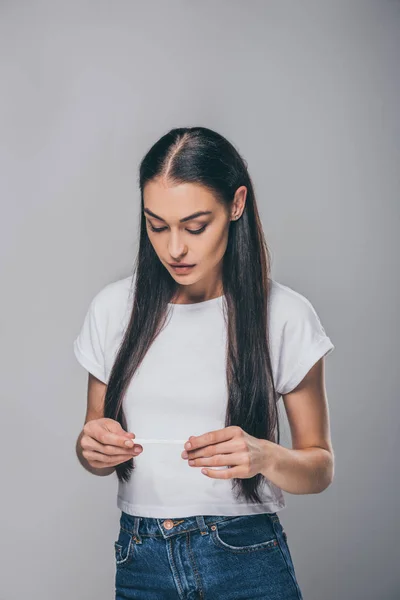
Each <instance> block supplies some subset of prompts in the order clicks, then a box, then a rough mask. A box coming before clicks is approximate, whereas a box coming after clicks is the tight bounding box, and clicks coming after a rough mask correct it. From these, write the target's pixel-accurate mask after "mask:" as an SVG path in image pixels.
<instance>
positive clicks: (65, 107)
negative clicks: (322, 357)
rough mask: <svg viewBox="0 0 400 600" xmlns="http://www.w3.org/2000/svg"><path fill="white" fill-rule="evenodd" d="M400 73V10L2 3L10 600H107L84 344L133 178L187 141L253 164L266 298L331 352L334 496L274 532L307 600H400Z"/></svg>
mask: <svg viewBox="0 0 400 600" xmlns="http://www.w3.org/2000/svg"><path fill="white" fill-rule="evenodd" d="M399 53H400V3H399V2H396V1H389V0H377V1H375V2H371V1H354V0H353V1H352V0H346V1H338V0H332V1H331V2H326V1H321V0H319V1H314V2H312V1H305V0H303V1H302V2H298V1H297V0H293V1H291V2H290V1H278V0H277V1H260V0H251V1H245V0H242V1H238V0H235V1H232V0H215V1H211V0H202V1H201V2H200V1H198V2H195V1H183V0H182V1H177V0H174V1H173V0H168V1H163V0H159V1H154V0H153V1H150V0H143V1H141V2H135V1H127V0H125V1H122V0H114V1H113V2H111V1H109V2H106V1H103V0H102V1H100V0H92V1H86V0H68V1H64V2H58V1H50V0H49V1H47V2H44V1H42V2H40V1H37V0H30V1H18V0H15V1H11V0H10V1H6V0H3V1H2V2H1V4H0V68H1V79H0V86H1V90H0V91H1V93H0V98H1V99H0V103H1V110H0V127H1V135H0V152H1V154H0V159H1V180H0V186H1V188H0V197H1V219H0V223H1V235H0V244H1V279H0V280H1V290H2V292H1V312H0V315H1V317H0V318H1V322H0V328H1V349H0V352H1V412H2V420H1V423H2V427H1V430H2V431H1V436H0V437H1V458H2V464H1V468H2V494H1V501H2V502H1V511H0V521H1V525H0V526H1V577H0V582H1V583H0V600H21V599H22V598H29V599H30V600H53V599H54V598H57V599H58V600H71V598H73V599H74V600H92V599H96V600H111V598H113V593H114V548H113V543H114V540H115V539H116V537H117V534H118V519H119V514H120V513H119V511H118V509H117V507H116V490H117V478H116V476H111V477H105V478H101V477H96V476H93V475H91V474H89V473H88V472H86V471H85V470H84V469H83V468H82V467H81V466H80V464H79V462H78V459H77V458H76V455H75V442H76V439H77V437H78V435H79V432H80V431H81V429H82V427H83V421H84V416H85V410H86V385H87V373H86V372H85V371H84V369H83V368H82V367H81V366H80V365H79V364H78V362H77V361H76V359H75V357H74V354H73V348H72V343H73V340H74V338H75V337H76V335H77V334H78V332H79V330H80V327H81V325H82V321H83V317H84V315H85V312H86V310H87V308H88V305H89V302H90V300H91V299H92V297H93V296H94V294H95V293H97V292H98V291H99V290H100V289H101V288H102V287H103V286H104V285H106V284H107V283H109V282H110V281H114V280H116V279H119V278H122V277H125V276H127V275H129V273H130V271H131V268H132V265H133V261H134V257H135V253H136V249H137V241H138V224H139V211H140V197H139V190H138V185H137V176H138V172H137V168H138V164H139V161H140V160H141V158H142V156H143V155H144V153H145V152H146V151H147V150H148V149H149V147H150V146H151V145H152V144H153V143H154V142H155V141H156V140H157V139H158V138H159V137H160V136H161V135H163V134H164V133H166V132H167V131H168V130H169V129H170V128H172V127H177V126H193V125H203V126H206V127H210V128H212V129H215V130H217V131H219V132H220V133H222V134H223V135H225V136H226V137H227V138H228V139H229V140H230V141H231V142H232V143H234V145H235V146H236V147H237V148H238V150H239V152H241V154H242V156H243V157H244V158H245V160H246V161H247V162H248V168H249V172H250V175H251V176H252V178H253V180H254V184H255V191H256V195H257V200H258V203H259V207H260V211H261V216H262V221H263V225H264V229H265V235H266V238H267V242H268V243H269V246H270V248H271V252H272V259H273V263H272V273H273V276H274V277H275V279H277V280H278V281H279V282H281V283H284V284H286V285H289V286H290V287H292V288H293V289H295V290H297V291H299V292H300V293H302V294H304V295H305V296H306V297H307V298H308V299H309V300H310V301H311V302H312V303H313V305H314V307H315V308H316V310H317V312H318V314H319V315H320V317H321V320H322V323H323V325H324V327H325V329H326V332H327V334H328V335H329V336H330V337H331V339H332V341H333V343H334V344H335V351H334V352H333V353H332V355H330V356H329V358H327V360H326V385H327V394H328V401H329V408H330V423H331V432H332V441H333V446H334V450H335V459H336V470H335V479H334V482H333V483H332V485H331V486H330V487H329V488H328V489H327V490H325V491H324V492H323V493H321V494H316V495H302V496H298V495H290V494H287V493H285V497H286V503H287V506H286V508H285V509H284V510H283V511H282V512H281V513H280V517H281V521H282V524H283V525H284V527H285V530H286V532H287V535H288V543H289V547H290V549H291V552H292V557H293V561H294V565H295V569H296V573H297V577H298V581H299V584H300V587H301V589H302V591H303V595H304V598H305V600H321V599H323V600H337V599H339V598H343V599H345V600H358V599H362V600H376V598H379V599H380V600H394V599H395V598H399V597H400V576H399V569H398V564H399V552H398V536H399V523H400V520H399V519H398V498H399V483H398V475H399V471H398V439H399V408H398V405H399V387H398V371H399V367H398V363H399V345H398V339H399V315H398V309H399V304H400V297H399V296H400V294H399V272H400V269H399V235H398V232H399V226H400V211H399V192H400V178H399V165H400V160H399V159H400V152H399V150H400V143H399V139H400V138H399V134H400V116H399V101H400V98H399V96H400V94H399V91H400V90H399V88H400V76H399V58H400V56H399ZM280 407H281V408H280V412H281V418H282V428H283V434H282V435H283V437H282V443H283V445H286V446H290V433H289V428H288V423H287V420H285V413H284V407H283V404H282V402H280ZM188 435H191V432H190V431H189V432H188ZM138 460H140V457H139V459H138ZM233 583H234V582H233Z"/></svg>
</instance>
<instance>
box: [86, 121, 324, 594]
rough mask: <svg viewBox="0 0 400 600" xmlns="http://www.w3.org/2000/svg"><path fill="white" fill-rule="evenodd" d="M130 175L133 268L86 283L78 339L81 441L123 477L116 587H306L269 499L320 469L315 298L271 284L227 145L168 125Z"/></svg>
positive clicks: (316, 479)
mask: <svg viewBox="0 0 400 600" xmlns="http://www.w3.org/2000/svg"><path fill="white" fill-rule="evenodd" d="M139 183H140V191H141V228H140V239H139V249H138V255H137V259H136V264H135V267H134V270H133V274H131V275H130V276H129V277H126V278H124V279H121V280H118V281H115V282H112V283H110V284H108V285H106V286H105V287H104V288H103V289H101V290H100V291H99V292H98V293H97V295H96V296H95V297H94V298H93V300H92V302H91V304H90V307H89V309H88V312H87V314H86V317H85V320H84V323H83V326H82V329H81V331H80V333H79V336H78V337H77V339H76V340H75V341H74V350H75V354H76V357H77V359H78V360H79V362H80V363H81V364H82V365H83V367H85V368H86V369H87V370H88V371H89V383H88V407H87V414H86V419H85V425H84V428H83V430H82V432H81V434H80V436H79V438H78V442H77V453H78V456H79V459H80V461H81V462H82V464H83V465H84V466H85V468H87V469H88V470H89V471H90V472H92V473H95V474H98V475H108V474H110V473H112V472H114V471H116V474H117V477H118V496H117V505H118V507H119V508H120V510H121V515H120V529H119V534H118V539H117V540H116V541H115V544H114V546H115V548H114V549H115V564H116V580H115V587H116V596H115V597H116V599H117V600H118V599H122V598H140V599H142V600H150V599H151V600H153V599H154V600H160V599H166V600H167V599H169V598H171V599H172V598H175V599H184V598H185V599H189V598H193V599H194V598H199V599H204V600H207V599H210V600H216V599H235V600H239V599H240V600H253V599H256V598H260V599H261V598H262V599H263V600H278V599H279V600H292V599H297V600H298V599H299V598H300V599H301V598H302V595H301V592H300V588H299V585H298V582H297V579H296V575H295V570H294V566H293V562H292V558H291V554H290V551H289V547H288V543H287V536H286V533H285V531H284V530H283V527H282V525H281V522H280V519H279V516H278V511H280V510H281V509H283V508H284V506H285V501H284V497H283V491H287V492H288V493H292V494H310V493H319V492H321V491H323V490H324V489H325V488H326V487H328V485H329V484H330V483H331V481H332V478H333V463H334V460H333V450H332V445H331V440H330V432H329V416H328V407H327V398H326V392H325V382H324V364H323V360H324V356H326V355H327V354H328V353H330V352H331V351H332V350H333V348H334V346H333V344H332V342H331V341H330V339H329V337H328V336H327V335H326V333H325V330H324V328H323V326H322V324H321V322H320V319H319V317H318V316H317V313H316V311H315V309H314V308H313V306H312V305H311V303H310V302H309V301H308V300H307V299H306V298H305V297H304V296H302V295H301V294H299V293H297V292H295V291H294V290H292V289H291V288H289V287H287V286H285V285H282V284H280V283H278V282H276V281H275V280H274V279H272V277H271V275H270V258H269V251H268V248H267V245H266V242H265V239H264V234H263V230H262V224H261V221H260V217H259V213H258V209H257V205H256V200H255V196H254V190H253V185H252V182H251V179H250V176H249V173H248V170H247V165H246V162H245V161H244V159H243V158H242V157H241V156H240V155H239V153H238V152H237V150H236V149H235V148H234V147H233V145H232V144H231V143H230V142H229V141H227V140H226V139H225V138H224V137H223V136H221V135H219V134H218V133H216V132H214V131H212V130H210V129H207V128H204V127H192V128H179V129H173V130H171V131H170V132H169V133H167V134H166V135H164V136H163V137H161V139H160V140H158V141H157V142H156V143H155V144H154V145H153V146H152V148H150V150H149V151H148V153H147V154H146V156H145V157H144V158H143V160H142V162H141V165H140V181H139ZM281 397H282V398H283V402H284V404H285V409H286V412H287V415H288V420H289V423H290V428H291V433H292V445H293V448H291V449H289V448H285V447H283V446H281V445H280V443H279V439H280V432H279V419H278V408H277V402H278V400H279V398H281ZM187 442H190V443H191V446H189V445H187Z"/></svg>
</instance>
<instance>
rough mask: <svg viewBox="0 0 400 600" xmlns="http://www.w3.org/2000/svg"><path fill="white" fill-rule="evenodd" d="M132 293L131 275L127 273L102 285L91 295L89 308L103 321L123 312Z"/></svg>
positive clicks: (116, 316)
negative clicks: (125, 275)
mask: <svg viewBox="0 0 400 600" xmlns="http://www.w3.org/2000/svg"><path fill="white" fill-rule="evenodd" d="M132 293H133V277H132V275H129V276H128V277H124V278H122V279H118V280H116V281H112V282H110V283H107V284H106V285H105V286H103V287H102V288H101V289H100V290H99V291H98V292H97V293H96V294H95V296H94V297H93V299H92V302H91V309H92V311H93V312H94V313H95V315H96V317H97V319H98V320H99V321H101V322H102V323H104V322H105V321H108V320H109V319H112V318H120V317H121V316H122V315H124V314H125V311H126V309H127V307H128V306H129V301H130V299H131V298H132Z"/></svg>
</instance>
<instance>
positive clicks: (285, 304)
mask: <svg viewBox="0 0 400 600" xmlns="http://www.w3.org/2000/svg"><path fill="white" fill-rule="evenodd" d="M268 305H269V326H270V328H271V330H272V332H273V333H274V334H275V335H276V336H279V337H280V336H281V334H282V333H283V332H284V331H285V330H289V331H293V330H294V329H296V330H302V329H303V328H304V327H306V326H308V327H312V329H313V330H314V332H315V334H316V335H321V336H324V335H325V330H324V328H323V326H322V323H321V321H320V318H319V316H318V314H317V311H316V310H315V307H314V305H313V304H312V303H311V301H310V300H309V299H308V298H307V297H306V296H304V295H303V294H301V293H300V292H297V291H296V290H294V289H293V288H291V287H289V286H288V285H284V284H282V283H280V282H278V281H276V280H274V279H270V294H269V302H268Z"/></svg>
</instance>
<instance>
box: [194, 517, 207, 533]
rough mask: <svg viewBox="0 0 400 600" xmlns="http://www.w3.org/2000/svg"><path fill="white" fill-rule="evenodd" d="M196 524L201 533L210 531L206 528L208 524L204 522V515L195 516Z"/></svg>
mask: <svg viewBox="0 0 400 600" xmlns="http://www.w3.org/2000/svg"><path fill="white" fill-rule="evenodd" d="M196 521H197V525H198V526H199V529H200V533H201V535H208V534H209V533H210V532H209V530H208V525H207V524H206V522H205V520H204V517H203V516H202V515H197V516H196Z"/></svg>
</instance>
